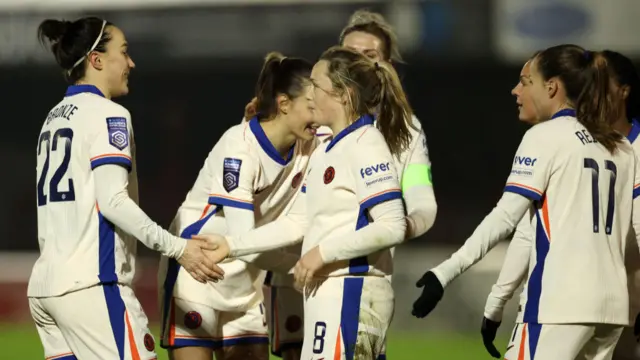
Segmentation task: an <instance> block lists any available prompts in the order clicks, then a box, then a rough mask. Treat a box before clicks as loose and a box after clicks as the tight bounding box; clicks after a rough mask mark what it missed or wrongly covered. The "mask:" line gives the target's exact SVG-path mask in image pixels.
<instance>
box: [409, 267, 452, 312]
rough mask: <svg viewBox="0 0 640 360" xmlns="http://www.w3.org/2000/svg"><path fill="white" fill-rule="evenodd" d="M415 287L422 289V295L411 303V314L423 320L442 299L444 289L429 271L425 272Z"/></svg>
mask: <svg viewBox="0 0 640 360" xmlns="http://www.w3.org/2000/svg"><path fill="white" fill-rule="evenodd" d="M416 286H417V287H423V286H424V289H422V295H420V297H419V298H418V300H416V301H415V302H414V303H413V311H411V314H412V315H413V316H415V317H417V318H423V317H425V316H427V315H429V313H430V312H431V311H432V310H433V309H434V308H435V307H436V305H438V301H440V299H442V294H444V289H443V288H442V284H440V280H438V278H437V277H436V275H435V274H434V273H432V272H431V271H427V272H426V273H425V274H424V275H422V278H421V279H420V280H418V282H417V283H416Z"/></svg>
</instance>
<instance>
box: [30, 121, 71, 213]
mask: <svg viewBox="0 0 640 360" xmlns="http://www.w3.org/2000/svg"><path fill="white" fill-rule="evenodd" d="M72 141H73V130H71V129H69V128H62V129H58V130H56V132H54V133H53V138H51V132H49V131H45V132H43V133H42V134H40V139H39V140H38V155H40V153H41V152H42V150H43V149H42V147H43V144H44V143H45V142H46V144H44V146H45V150H46V152H47V157H46V159H45V160H44V165H43V166H42V173H40V177H39V178H38V206H42V205H46V204H47V195H46V194H45V192H44V187H45V182H46V181H47V172H48V171H49V155H50V153H51V151H64V158H63V159H62V163H60V166H58V168H57V169H56V171H55V172H54V173H53V176H51V181H49V192H48V193H49V201H51V202H57V201H74V200H75V199H76V193H75V191H74V190H73V180H71V179H69V183H68V188H69V190H67V191H58V184H60V181H61V180H62V177H63V176H64V174H65V173H66V172H67V170H68V169H69V160H71V142H72ZM49 148H51V149H49Z"/></svg>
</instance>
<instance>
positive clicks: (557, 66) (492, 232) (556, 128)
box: [28, 10, 640, 360]
mask: <svg viewBox="0 0 640 360" xmlns="http://www.w3.org/2000/svg"><path fill="white" fill-rule="evenodd" d="M38 34H39V37H40V39H41V41H43V42H44V41H48V42H49V43H50V44H51V50H52V52H53V53H54V55H55V58H56V61H57V63H58V64H59V66H60V67H61V68H62V69H63V70H64V75H65V78H66V80H67V81H68V83H69V84H70V86H69V87H68V89H67V91H66V94H65V95H64V98H63V99H62V101H61V102H60V103H58V104H57V105H56V106H55V107H54V108H53V109H52V110H51V111H50V112H49V114H48V115H47V117H46V120H45V122H44V124H43V127H42V130H41V132H40V137H39V139H38V145H37V159H38V160H37V205H38V241H39V246H40V257H39V259H38V261H37V262H36V264H35V265H34V268H33V272H32V275H31V278H30V280H29V288H28V297H29V305H30V309H31V313H32V317H33V319H34V322H35V324H36V328H37V330H38V333H39V336H40V339H41V342H42V344H43V347H44V355H45V358H46V359H122V360H124V359H132V360H137V359H141V360H149V359H156V352H155V349H156V346H155V345H156V344H155V340H154V336H153V335H152V334H151V332H150V330H149V328H148V321H147V317H146V315H145V313H144V311H143V309H142V307H141V305H140V303H139V302H138V300H137V299H136V296H135V294H134V292H133V290H132V288H131V283H132V280H133V275H134V269H135V259H136V246H137V241H138V240H139V241H141V242H142V243H143V244H144V245H145V246H147V247H148V248H150V249H153V250H155V251H158V252H160V253H161V260H160V267H159V273H158V290H159V294H158V298H159V302H160V304H161V314H160V316H161V319H162V328H161V334H160V346H161V347H162V348H164V349H166V350H167V351H168V353H169V357H170V358H171V359H173V360H184V359H195V360H201V359H202V360H211V359H213V358H214V357H215V359H226V360H235V359H248V360H262V359H268V358H269V350H271V352H272V353H273V354H274V355H277V356H280V357H282V358H283V359H286V360H293V359H295V360H300V359H317V360H320V359H338V360H339V359H345V360H353V359H370V360H378V359H386V338H387V330H388V328H389V326H390V324H391V321H392V318H393V312H394V292H393V289H392V286H391V280H392V272H393V249H394V247H395V246H397V245H399V244H401V243H403V242H405V241H406V240H409V239H413V238H416V237H419V236H420V235H422V234H424V233H426V232H427V231H428V230H429V229H430V228H431V226H432V225H433V223H434V221H435V217H436V211H437V206H436V201H435V196H434V192H433V186H432V179H431V163H430V160H429V157H428V151H427V140H426V137H425V134H424V131H423V130H422V126H421V123H420V121H419V120H418V119H417V118H416V117H415V115H414V114H413V112H412V109H411V107H410V105H409V103H408V101H407V97H406V95H405V93H404V91H403V88H402V85H401V82H400V80H399V78H398V75H397V73H396V72H395V70H394V67H393V63H395V62H400V61H402V58H401V56H400V52H399V50H398V47H397V41H396V37H395V34H394V32H393V29H392V28H391V27H390V26H389V24H388V23H387V22H386V21H385V19H384V18H383V17H382V16H381V15H380V14H377V13H372V12H369V11H365V10H359V11H356V12H355V13H354V14H353V15H352V17H351V18H350V19H349V22H348V23H347V26H346V27H345V28H344V29H343V31H342V32H341V34H340V36H339V44H338V45H337V46H334V47H331V48H329V49H327V50H326V51H324V52H323V53H322V54H321V56H320V57H319V59H318V61H317V62H315V63H311V62H309V61H307V60H305V59H302V58H296V57H286V56H283V55H282V54H279V53H270V54H268V55H267V56H266V58H265V62H264V65H263V67H262V70H261V72H260V75H259V77H258V80H257V82H256V86H255V97H254V99H252V100H251V101H250V103H249V104H248V105H247V107H246V109H245V116H244V118H243V119H242V121H241V122H240V123H239V124H237V125H235V126H233V127H231V128H230V129H228V130H227V131H226V132H225V133H224V134H223V135H222V136H221V137H220V138H219V139H218V141H217V142H216V143H215V145H214V146H213V149H212V150H211V152H210V153H209V155H208V156H207V158H206V160H205V163H204V165H203V167H202V169H201V170H200V173H199V174H198V177H197V179H196V181H195V183H194V184H193V186H192V188H191V190H190V191H189V192H188V194H187V195H186V198H185V200H184V202H183V203H182V205H181V206H180V207H179V209H178V211H177V214H176V216H175V218H174V220H173V222H172V224H171V226H170V227H169V229H168V230H165V229H163V228H162V227H161V226H159V225H158V224H156V223H155V222H154V221H153V220H151V219H150V218H149V217H148V216H147V215H146V214H145V213H144V212H143V211H142V210H141V209H140V207H139V206H138V199H137V192H138V184H137V177H136V161H135V159H136V156H135V155H136V154H135V152H136V151H135V143H134V136H133V127H132V124H131V115H130V113H129V112H128V111H127V110H126V109H125V108H124V107H122V106H120V105H118V104H116V103H115V102H113V101H112V99H114V98H117V97H120V96H124V95H126V94H128V92H129V88H128V76H129V73H130V71H131V69H133V68H134V67H135V64H134V63H133V60H132V59H131V57H130V56H129V54H128V53H127V48H128V45H127V41H126V38H125V35H124V33H123V32H122V31H121V30H120V29H119V28H118V27H116V26H115V25H113V24H111V23H109V22H107V21H106V20H103V19H99V18H94V17H87V18H82V19H79V20H76V21H74V22H68V21H57V20H45V21H44V22H43V23H42V24H41V25H40V27H39V30H38ZM639 86H640V79H639V78H638V75H637V74H636V72H635V69H634V67H633V64H632V63H631V61H630V60H629V59H627V58H626V57H624V56H623V55H621V54H619V53H615V52H611V51H603V52H595V51H589V50H585V49H583V48H581V47H579V46H575V45H559V46H555V47H551V48H548V49H545V50H542V51H540V52H537V53H536V54H534V55H533V56H532V57H531V59H530V60H529V61H527V63H526V64H525V65H524V67H523V69H522V72H521V74H520V81H519V83H518V85H517V86H516V87H515V88H514V89H513V90H512V94H513V95H514V96H515V97H516V99H517V104H518V108H519V119H520V120H521V121H524V122H527V123H529V124H531V125H532V127H531V129H530V130H529V131H528V132H527V133H526V134H525V136H524V137H523V139H522V142H521V144H520V147H519V148H518V151H517V153H516V156H515V158H514V162H513V166H512V170H511V174H510V176H509V178H508V180H507V184H506V186H505V192H504V194H503V196H502V198H501V199H500V201H499V202H498V203H497V205H496V207H495V208H494V209H493V211H491V213H490V214H489V215H488V216H487V217H486V218H485V219H484V220H483V221H482V223H481V224H480V225H479V226H478V227H477V229H476V230H475V231H474V233H473V234H472V235H471V237H470V238H469V239H468V240H467V241H466V242H465V244H464V245H463V246H462V247H461V248H460V250H458V251H457V252H456V253H454V254H453V255H452V256H451V257H450V258H449V259H448V260H446V261H445V262H443V263H442V264H440V265H438V266H437V267H435V268H433V269H430V270H428V271H427V272H426V273H425V274H424V275H423V276H422V277H421V278H420V279H419V280H418V282H417V286H418V287H420V288H422V295H421V296H420V297H419V298H418V299H417V300H416V301H415V303H414V306H413V314H414V315H415V316H416V317H425V316H426V315H428V314H429V313H430V312H431V311H432V310H433V309H434V308H435V306H436V305H437V303H438V302H439V301H440V299H441V298H442V296H443V294H444V289H445V287H446V286H447V285H448V284H450V283H451V282H452V281H453V280H454V279H455V278H456V277H457V276H459V275H460V274H462V273H463V272H464V271H466V270H468V269H469V268H470V267H471V266H473V265H474V264H475V263H476V262H478V261H479V260H480V259H482V257H483V256H484V255H485V254H486V253H487V252H488V251H489V250H490V249H491V248H493V247H494V246H495V245H496V244H497V243H498V242H499V241H500V240H503V239H505V238H507V237H509V236H510V235H511V234H512V233H513V232H514V231H515V235H514V237H513V240H512V241H511V244H510V246H509V250H508V252H507V256H506V258H505V262H504V264H503V268H502V271H501V273H500V275H499V277H498V281H497V283H496V285H495V286H494V287H493V289H492V291H491V294H490V295H489V298H488V300H487V305H486V308H485V313H484V318H483V322H482V328H481V333H482V337H483V342H484V345H485V347H486V348H487V350H488V352H489V353H490V354H491V356H493V357H496V358H499V357H500V353H499V351H498V350H497V349H496V348H495V346H494V345H493V340H494V339H495V336H496V331H497V329H498V327H499V325H500V322H501V320H502V313H503V308H504V305H505V303H506V301H508V300H509V299H510V298H511V297H512V296H513V294H514V292H515V291H516V289H517V288H518V287H519V285H520V284H521V283H524V285H525V286H524V291H523V292H522V295H521V297H520V305H521V306H520V311H519V314H518V319H517V321H516V324H515V327H514V330H513V335H512V337H511V342H510V344H509V346H508V347H507V353H506V354H505V358H506V359H509V360H516V359H517V360H520V359H545V360H546V359H554V360H573V359H639V358H640V357H639V356H638V355H635V354H634V352H635V351H636V343H635V335H637V332H639V331H640V324H639V325H638V326H636V327H638V329H636V330H634V329H633V325H634V324H635V322H636V317H637V314H638V312H639V311H640V292H639V291H636V277H638V280H640V276H636V272H638V270H640V252H639V251H638V243H639V241H638V240H639V239H640V238H639V237H637V236H636V235H635V234H640V207H639V206H640V203H639V202H638V201H637V200H636V198H637V197H638V195H640V163H639V162H638V157H637V156H636V152H635V151H634V150H636V149H634V147H637V146H640V145H637V143H638V144H640V142H636V141H635V140H636V138H637V137H638V135H639V134H640V123H638V122H636V120H633V119H634V118H636V117H638V118H639V119H640V111H639V110H640V101H639V98H638V96H640V95H639V93H638V91H640V87H639ZM637 151H640V148H638V149H637ZM634 210H635V211H634ZM552 234H553V238H552ZM534 244H535V246H534ZM638 274H639V275H640V272H638ZM263 285H266V286H268V287H269V289H270V294H271V298H270V301H269V305H270V306H269V307H268V308H265V307H264V305H263V300H264V296H263ZM638 285H640V283H639V284H638ZM267 313H268V314H269V315H270V316H269V318H270V320H271V321H270V322H269V323H267V320H266V319H267V318H266V315H267ZM269 347H270V348H271V349H269ZM425 355H427V356H428V354H425ZM422 356H423V355H422V354H420V355H418V354H416V358H422Z"/></svg>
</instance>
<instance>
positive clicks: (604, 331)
mask: <svg viewBox="0 0 640 360" xmlns="http://www.w3.org/2000/svg"><path fill="white" fill-rule="evenodd" d="M622 329H623V327H622V326H620V325H608V324H588V325H580V324H544V325H542V324H527V323H525V324H522V323H516V326H515V327H514V330H513V334H512V336H511V339H510V341H509V345H508V346H507V351H506V353H505V354H504V358H505V360H532V359H553V360H574V359H577V360H582V359H589V360H608V359H611V357H612V356H613V351H614V348H615V347H616V344H617V342H618V339H619V338H620V334H621V333H622Z"/></svg>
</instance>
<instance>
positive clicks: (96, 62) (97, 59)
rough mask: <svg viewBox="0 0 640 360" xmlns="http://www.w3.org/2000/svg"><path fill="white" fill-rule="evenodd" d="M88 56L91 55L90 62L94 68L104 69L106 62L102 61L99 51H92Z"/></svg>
mask: <svg viewBox="0 0 640 360" xmlns="http://www.w3.org/2000/svg"><path fill="white" fill-rule="evenodd" d="M88 57H89V63H90V64H91V66H92V67H93V68H94V69H96V70H102V68H103V67H104V64H103V63H102V57H101V56H100V53H99V52H97V51H92V52H91V53H90V54H89V56H88Z"/></svg>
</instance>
